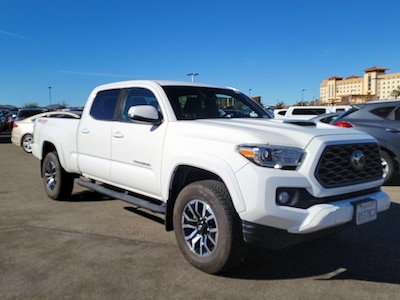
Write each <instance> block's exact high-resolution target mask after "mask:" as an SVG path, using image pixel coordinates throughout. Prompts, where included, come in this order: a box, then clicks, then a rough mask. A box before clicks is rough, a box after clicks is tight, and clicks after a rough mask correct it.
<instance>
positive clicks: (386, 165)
mask: <svg viewBox="0 0 400 300" xmlns="http://www.w3.org/2000/svg"><path fill="white" fill-rule="evenodd" d="M381 164H382V171H383V179H384V180H383V184H388V183H389V182H390V181H391V180H392V179H393V176H394V173H395V168H396V165H395V163H394V160H393V158H392V157H391V156H390V155H389V154H388V153H387V152H385V151H381Z"/></svg>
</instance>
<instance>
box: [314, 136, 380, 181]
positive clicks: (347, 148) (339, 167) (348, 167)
mask: <svg viewBox="0 0 400 300" xmlns="http://www.w3.org/2000/svg"><path fill="white" fill-rule="evenodd" d="M360 151H361V152H360ZM355 153H356V154H358V156H360V153H362V154H363V158H362V162H363V166H362V167H361V166H360V165H358V167H357V166H356V167H355V166H354V165H353V164H352V160H353V158H352V157H353V156H354V155H355ZM315 177H316V179H317V180H318V182H319V183H320V184H321V185H322V186H323V187H326V188H333V187H341V186H347V185H352V184H357V183H364V182H368V181H374V180H377V179H381V178H382V166H381V158H380V153H379V148H378V145H377V144H375V143H365V144H344V145H331V146H327V147H326V148H325V150H324V152H323V153H322V156H321V159H320V161H319V163H318V165H317V169H316V171H315Z"/></svg>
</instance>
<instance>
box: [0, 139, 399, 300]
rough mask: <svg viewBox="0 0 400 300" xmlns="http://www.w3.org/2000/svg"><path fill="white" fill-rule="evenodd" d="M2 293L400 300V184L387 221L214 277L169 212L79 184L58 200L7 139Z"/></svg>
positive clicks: (0, 182)
mask: <svg viewBox="0 0 400 300" xmlns="http://www.w3.org/2000/svg"><path fill="white" fill-rule="evenodd" d="M0 165H1V168H0V170H1V172H0V270H1V272H0V299H2V300H4V299H61V298H62V299H111V298H113V299H398V298H399V295H400V184H399V183H395V184H393V185H392V186H385V187H383V189H384V190H385V191H386V192H388V193H389V194H390V196H391V198H392V206H391V208H390V209H389V210H388V211H386V212H384V213H382V214H380V215H378V220H376V221H375V222H371V223H367V224H364V225H362V226H358V227H351V228H350V229H348V230H346V231H342V232H340V233H337V234H335V235H332V236H329V237H325V238H323V239H320V240H316V241H312V242H308V243H304V244H301V245H296V246H293V247H290V248H287V249H284V250H281V251H271V250H264V249H252V250H251V251H250V252H249V255H248V258H247V259H246V260H245V261H244V262H243V263H242V265H241V266H239V267H238V268H236V269H234V270H232V271H230V272H229V273H227V274H223V275H219V276H215V275H209V274H205V273H203V272H201V271H198V270H197V269H195V268H193V267H192V266H191V265H189V263H187V262H186V261H185V259H184V258H183V256H182V255H181V253H180V251H179V249H178V247H177V245H176V242H175V237H174V234H173V232H166V231H165V230H164V225H163V224H162V216H160V215H153V214H147V213H146V212H144V211H142V210H136V209H134V208H133V207H132V206H130V205H128V204H126V203H124V202H121V201H118V200H113V199H109V198H106V197H103V196H101V195H99V194H96V193H93V192H90V191H86V190H84V189H82V188H79V187H77V186H76V187H75V189H74V195H73V196H72V197H71V199H69V200H68V201H53V200H51V199H49V198H48V197H47V196H46V194H45V192H44V190H43V188H42V182H41V178H40V175H39V161H38V160H36V159H35V158H34V157H33V156H32V155H31V154H27V153H25V152H24V151H23V150H22V149H20V148H18V147H16V146H14V145H11V144H10V141H9V135H6V134H1V135H0Z"/></svg>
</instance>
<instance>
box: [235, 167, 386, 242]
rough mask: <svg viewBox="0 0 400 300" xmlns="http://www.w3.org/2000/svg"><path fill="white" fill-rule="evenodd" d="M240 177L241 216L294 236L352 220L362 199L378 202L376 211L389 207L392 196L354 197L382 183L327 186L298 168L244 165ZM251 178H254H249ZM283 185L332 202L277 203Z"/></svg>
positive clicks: (379, 192)
mask: <svg viewBox="0 0 400 300" xmlns="http://www.w3.org/2000/svg"><path fill="white" fill-rule="evenodd" d="M265 172H268V174H266V173H265ZM262 173H263V174H262ZM237 176H238V177H237V178H238V179H239V180H238V182H239V183H243V184H240V190H241V192H242V195H246V196H245V197H244V202H245V204H246V209H245V210H244V211H241V212H239V216H240V218H241V219H242V220H243V221H244V222H247V224H254V225H257V226H258V225H259V226H262V227H269V228H276V229H279V230H283V231H286V232H287V233H290V234H292V235H299V234H309V233H313V232H317V231H321V230H325V229H328V228H332V227H336V226H340V225H342V224H346V223H349V222H351V221H352V220H353V219H354V215H355V208H354V204H355V203H357V202H360V201H365V200H369V201H375V202H376V212H377V213H380V212H382V211H385V210H387V209H389V207H390V197H389V196H388V195H387V194H386V193H385V192H383V191H382V190H380V189H377V190H376V191H375V192H371V193H366V194H365V193H364V194H362V195H361V194H360V195H358V196H354V195H355V194H354V193H355V192H357V191H366V190H370V189H371V186H379V182H369V183H363V184H359V185H353V186H347V187H340V188H331V189H324V188H322V187H321V186H317V185H316V183H315V182H312V181H311V182H310V181H309V180H308V178H307V177H305V176H303V175H302V174H301V173H299V172H296V171H282V170H271V169H265V168H264V169H263V168H253V167H252V166H250V167H249V168H243V169H242V170H241V171H240V172H238V173H237ZM249 178H253V179H254V180H251V181H250V180H249ZM282 186H286V187H293V188H299V189H305V190H307V191H308V192H309V193H310V195H313V196H314V197H316V195H318V198H324V197H328V198H329V199H330V201H328V202H325V203H320V204H315V205H313V206H311V207H308V208H296V207H292V206H283V205H278V204H277V203H276V191H277V189H278V188H280V187H282ZM349 195H352V196H349Z"/></svg>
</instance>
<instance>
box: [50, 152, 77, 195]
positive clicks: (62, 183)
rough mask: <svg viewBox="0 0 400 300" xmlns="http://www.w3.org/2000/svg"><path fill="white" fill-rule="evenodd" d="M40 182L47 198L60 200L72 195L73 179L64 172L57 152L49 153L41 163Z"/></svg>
mask: <svg viewBox="0 0 400 300" xmlns="http://www.w3.org/2000/svg"><path fill="white" fill-rule="evenodd" d="M42 180H43V185H44V189H45V191H46V194H47V196H49V197H50V198H51V199H54V200H62V199H65V198H67V197H69V196H70V195H71V194H72V189H73V187H74V177H73V176H72V174H69V173H67V172H65V170H64V168H63V167H62V166H61V164H60V161H59V159H58V155H57V152H49V153H47V155H46V156H45V158H44V160H43V163H42Z"/></svg>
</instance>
